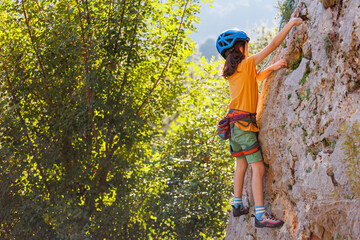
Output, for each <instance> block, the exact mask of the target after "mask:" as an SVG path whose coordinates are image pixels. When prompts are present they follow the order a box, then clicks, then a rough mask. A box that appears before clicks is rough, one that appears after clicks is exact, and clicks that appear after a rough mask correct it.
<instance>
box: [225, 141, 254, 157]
mask: <svg viewBox="0 0 360 240" xmlns="http://www.w3.org/2000/svg"><path fill="white" fill-rule="evenodd" d="M259 149H260V145H259V142H256V143H254V144H253V145H251V146H250V147H247V148H245V149H244V150H240V151H239V152H234V151H233V149H232V147H231V145H230V153H231V155H232V156H233V157H240V156H242V155H244V156H246V155H250V154H252V153H254V152H256V151H259Z"/></svg>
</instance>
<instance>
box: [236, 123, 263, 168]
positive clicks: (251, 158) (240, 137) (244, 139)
mask: <svg viewBox="0 0 360 240" xmlns="http://www.w3.org/2000/svg"><path fill="white" fill-rule="evenodd" d="M231 125H232V126H231V139H230V144H231V147H232V149H233V151H234V152H239V151H241V150H243V149H245V148H247V147H249V146H251V145H253V144H254V143H256V142H257V141H258V137H257V132H250V131H243V130H241V129H240V128H238V127H237V126H236V125H235V124H231ZM236 158H237V159H239V158H244V156H240V157H236ZM245 158H246V161H247V162H248V163H254V162H258V161H263V157H262V154H261V149H260V150H259V151H256V152H254V153H252V154H249V155H246V156H245Z"/></svg>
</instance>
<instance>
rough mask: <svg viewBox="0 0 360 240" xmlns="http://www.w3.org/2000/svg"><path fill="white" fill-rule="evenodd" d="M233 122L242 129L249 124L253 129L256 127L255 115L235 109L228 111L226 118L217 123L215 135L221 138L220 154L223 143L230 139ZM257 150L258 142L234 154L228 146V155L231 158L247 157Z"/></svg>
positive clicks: (258, 147)
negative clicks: (229, 154)
mask: <svg viewBox="0 0 360 240" xmlns="http://www.w3.org/2000/svg"><path fill="white" fill-rule="evenodd" d="M235 122H236V123H239V124H240V125H241V126H244V127H248V126H249V125H250V124H253V125H254V126H255V127H257V124H256V113H248V112H245V111H241V110H237V109H230V111H229V113H228V114H227V115H226V117H225V118H223V119H222V120H220V122H219V123H218V130H217V133H218V135H219V137H220V138H221V153H222V145H223V141H224V140H226V139H230V138H231V128H233V127H234V124H235ZM242 122H245V123H247V124H243V123H242ZM259 149H260V145H259V143H258V142H256V143H255V144H253V145H251V146H249V147H247V148H245V149H242V150H240V151H238V152H234V150H233V149H232V147H231V145H230V153H231V155H232V156H233V157H240V156H242V155H249V154H252V153H254V152H256V151H258V150H259Z"/></svg>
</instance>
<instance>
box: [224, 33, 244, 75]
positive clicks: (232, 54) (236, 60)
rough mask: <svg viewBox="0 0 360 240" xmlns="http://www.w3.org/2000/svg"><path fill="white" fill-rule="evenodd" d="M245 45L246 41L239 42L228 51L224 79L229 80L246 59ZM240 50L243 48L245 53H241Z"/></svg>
mask: <svg viewBox="0 0 360 240" xmlns="http://www.w3.org/2000/svg"><path fill="white" fill-rule="evenodd" d="M245 43H246V41H245V40H238V41H236V42H235V44H234V45H233V46H232V47H231V48H229V49H227V50H226V52H225V59H226V61H225V64H224V68H223V73H222V76H223V77H225V78H228V77H230V76H231V75H233V74H234V73H235V72H236V70H237V67H238V65H239V64H240V63H241V61H242V60H244V59H245ZM240 48H242V50H243V52H241V51H240Z"/></svg>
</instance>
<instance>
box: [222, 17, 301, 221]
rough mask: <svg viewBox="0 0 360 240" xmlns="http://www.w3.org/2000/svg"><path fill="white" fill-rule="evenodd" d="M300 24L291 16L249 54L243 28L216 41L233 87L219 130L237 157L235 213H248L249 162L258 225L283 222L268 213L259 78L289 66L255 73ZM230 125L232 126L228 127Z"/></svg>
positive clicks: (280, 63) (225, 74) (278, 65)
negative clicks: (258, 115) (245, 202)
mask: <svg viewBox="0 0 360 240" xmlns="http://www.w3.org/2000/svg"><path fill="white" fill-rule="evenodd" d="M301 23H302V19H301V18H292V19H291V20H290V21H289V22H288V23H287V24H286V25H285V26H284V28H283V29H282V30H281V31H280V32H279V33H278V35H277V36H276V37H275V38H274V39H273V40H272V41H271V43H270V44H269V45H268V46H266V47H265V48H264V49H263V50H261V51H260V52H259V53H257V54H255V55H252V56H250V57H249V52H248V42H249V40H250V38H249V37H248V36H247V35H246V33H244V32H242V31H238V30H228V31H225V32H223V33H221V34H220V36H219V37H218V39H217V41H216V48H217V50H218V52H219V53H220V54H221V56H223V57H224V58H225V59H226V61H225V65H224V68H223V73H222V75H223V77H224V78H225V79H227V80H228V81H229V86H230V98H231V100H230V104H229V109H230V110H229V113H228V115H227V117H226V118H225V119H223V120H222V121H220V123H219V129H221V131H220V130H219V132H220V133H219V135H220V136H221V137H222V138H223V139H227V138H229V139H230V152H231V154H232V155H233V156H234V157H236V169H235V173H234V205H233V206H232V208H233V216H234V217H239V216H241V215H245V214H248V213H249V208H248V207H245V206H244V205H243V202H242V190H243V185H244V177H245V173H246V170H247V167H248V164H250V165H251V168H252V192H253V197H254V201H255V227H269V228H275V227H281V226H282V225H283V224H284V222H283V221H282V220H279V219H276V218H275V217H274V216H272V215H271V214H270V213H268V212H267V211H266V210H265V207H264V194H263V176H264V174H265V166H264V162H263V158H262V154H261V150H260V145H259V142H258V138H257V133H258V132H259V128H258V126H257V124H256V109H257V104H258V87H257V82H256V81H262V80H264V79H266V78H267V77H268V76H269V75H270V73H271V72H273V71H276V70H279V69H281V68H283V67H286V66H287V62H286V61H285V60H284V59H281V60H279V61H278V62H276V63H274V64H273V65H271V66H269V67H268V68H266V69H265V70H263V71H261V72H260V73H257V72H256V65H258V64H259V63H260V62H261V61H262V60H264V59H265V58H266V57H267V56H268V55H269V54H270V53H271V52H273V51H274V50H275V49H276V48H277V47H278V46H279V45H280V44H281V43H282V42H283V40H284V39H285V37H286V35H287V34H288V33H289V31H290V30H291V28H292V27H293V26H298V25H300V24H301ZM229 124H230V126H228V125H229ZM220 125H221V128H220ZM229 133H231V135H229Z"/></svg>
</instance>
